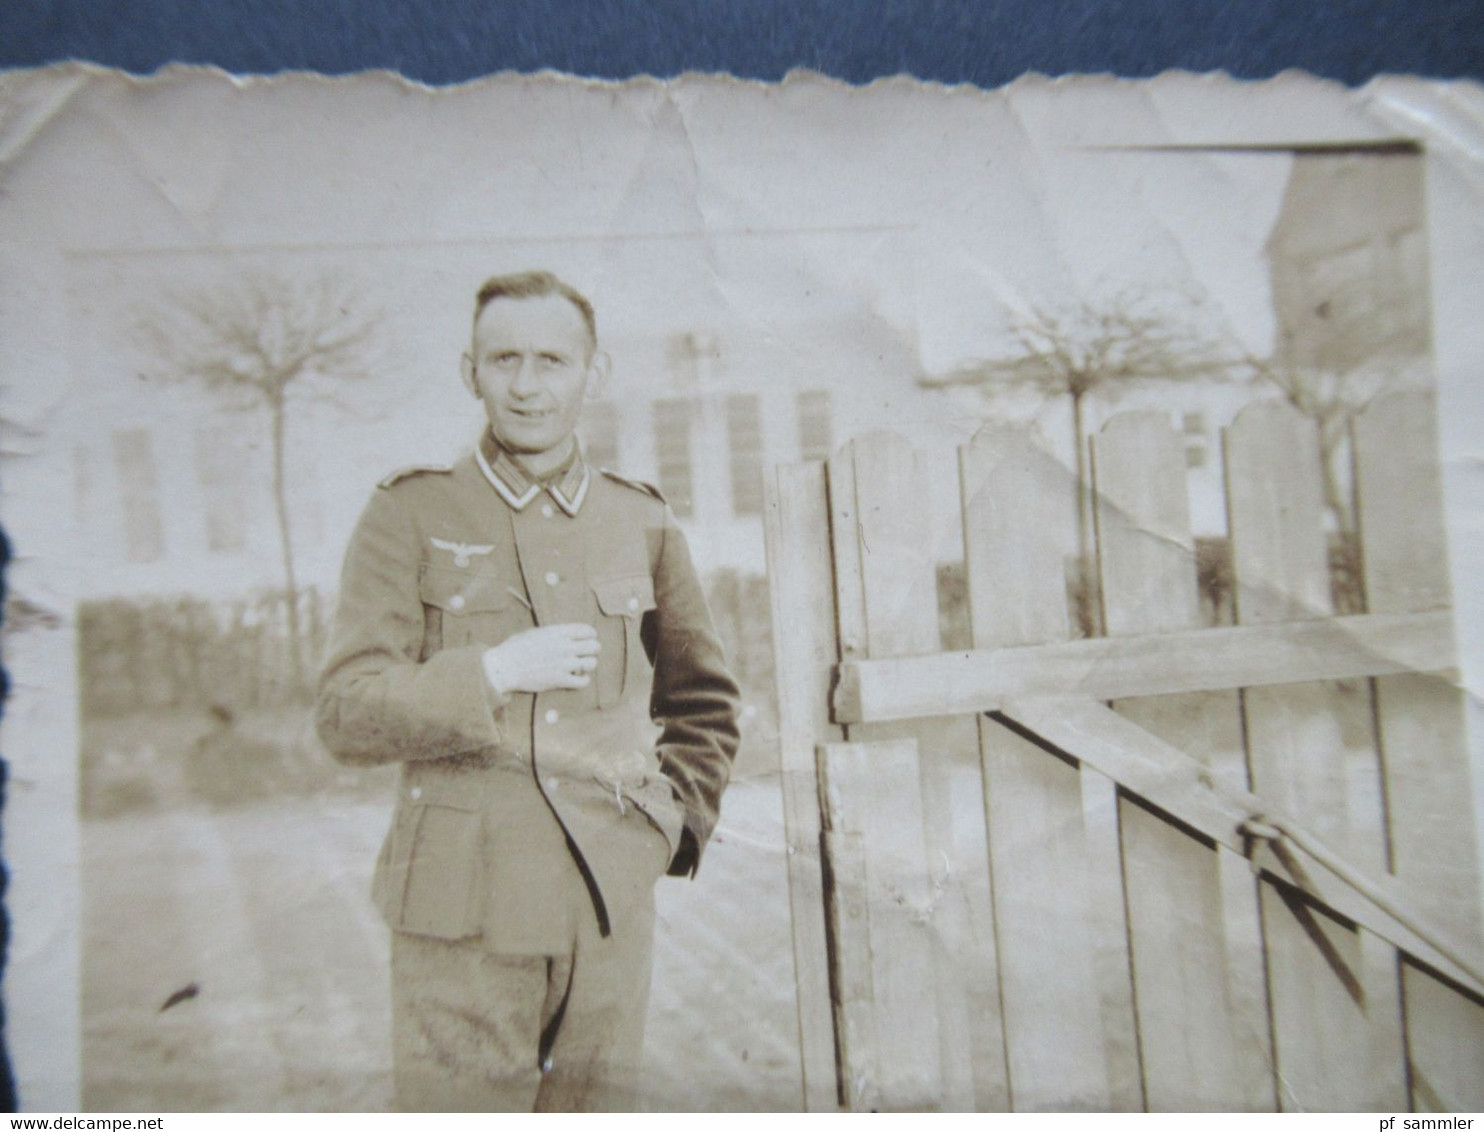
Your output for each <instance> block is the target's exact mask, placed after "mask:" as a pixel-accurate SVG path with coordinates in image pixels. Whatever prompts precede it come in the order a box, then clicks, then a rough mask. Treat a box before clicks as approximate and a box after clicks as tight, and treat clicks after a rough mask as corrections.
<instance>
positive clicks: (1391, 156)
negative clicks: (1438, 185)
mask: <svg viewBox="0 0 1484 1132" xmlns="http://www.w3.org/2000/svg"><path fill="white" fill-rule="evenodd" d="M1422 172H1423V162H1422V155H1421V153H1420V152H1418V151H1417V149H1416V148H1415V147H1413V146H1410V145H1396V146H1387V147H1379V148H1377V147H1370V148H1346V149H1344V150H1342V151H1334V152H1327V151H1303V152H1300V153H1296V154H1295V155H1294V158H1293V171H1292V173H1291V175H1290V177H1289V181H1288V188H1287V191H1286V192H1285V193H1284V197H1283V205H1282V208H1281V210H1280V212H1279V214H1278V219H1277V221H1276V223H1274V225H1273V230H1272V233H1271V234H1270V235H1269V236H1268V240H1267V244H1266V252H1267V257H1268V262H1269V265H1270V269H1271V279H1272V287H1273V309H1274V313H1275V315H1276V316H1277V323H1278V331H1277V338H1276V341H1275V342H1274V348H1273V354H1274V359H1275V360H1276V361H1278V362H1280V363H1284V364H1287V365H1291V366H1298V367H1304V368H1313V369H1318V370H1325V371H1329V372H1346V371H1350V370H1354V369H1357V368H1358V367H1361V366H1364V365H1369V364H1373V363H1375V362H1377V361H1385V360H1393V361H1394V360H1396V359H1405V358H1412V357H1417V356H1420V355H1422V354H1425V353H1426V352H1427V350H1428V347H1429V335H1428V324H1429V317H1428V311H1429V301H1428V268H1427V245H1426V233H1425V231H1424V227H1423V220H1424V206H1423V201H1424V198H1423V180H1422Z"/></svg>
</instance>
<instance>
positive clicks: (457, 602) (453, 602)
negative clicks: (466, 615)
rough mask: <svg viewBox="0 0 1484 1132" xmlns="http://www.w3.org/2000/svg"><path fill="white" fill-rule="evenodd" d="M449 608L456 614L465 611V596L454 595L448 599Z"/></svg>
mask: <svg viewBox="0 0 1484 1132" xmlns="http://www.w3.org/2000/svg"><path fill="white" fill-rule="evenodd" d="M448 608H449V609H451V610H453V611H454V612H455V613H457V612H458V611H459V610H461V609H463V608H464V595H463V594H454V595H453V597H451V598H449V599H448Z"/></svg>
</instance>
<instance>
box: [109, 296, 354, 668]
mask: <svg viewBox="0 0 1484 1132" xmlns="http://www.w3.org/2000/svg"><path fill="white" fill-rule="evenodd" d="M376 324H377V316H376V314H375V312H372V311H367V310H364V309H360V308H358V307H357V306H356V304H355V302H354V301H353V298H352V296H351V295H350V293H349V290H348V288H347V287H346V286H345V285H344V284H342V283H340V282H338V281H336V280H334V279H331V278H329V277H325V276H318V277H310V278H296V277H289V276H284V275H279V274H273V273H266V272H244V273H243V274H241V275H238V276H236V277H234V278H233V279H231V280H229V281H227V282H225V283H223V284H221V285H219V286H216V287H211V288H207V289H204V290H200V291H190V292H177V293H174V294H171V295H168V296H167V297H166V299H165V301H164V302H163V303H162V304H160V305H158V306H157V307H155V308H154V309H153V310H151V311H150V312H149V313H148V314H147V315H145V316H144V317H142V318H141V319H140V320H139V321H138V323H137V328H138V331H139V337H140V339H141V340H142V342H143V343H144V345H145V346H146V348H147V349H148V350H149V351H150V353H152V354H153V356H154V357H155V358H156V359H157V360H158V361H159V363H160V366H159V369H158V370H157V371H156V372H155V373H153V374H151V375H150V376H152V377H155V378H158V379H159V380H162V381H194V382H198V383H200V384H202V385H204V386H205V387H207V388H209V389H212V390H216V391H218V392H220V393H221V394H222V395H223V397H224V398H225V399H226V401H227V402H228V404H229V405H230V406H231V407H233V408H238V409H244V410H252V409H262V410H264V411H266V412H267V414H268V422H269V429H270V434H271V437H272V458H273V471H272V491H273V505H274V513H275V516H276V518H277V522H278V536H279V547H280V551H281V554H282V559H283V576H284V588H285V591H286V594H285V600H286V604H287V610H288V635H289V651H290V665H291V675H292V678H293V680H294V684H295V686H296V687H298V686H300V685H301V684H302V682H303V648H302V634H301V631H300V625H299V586H298V581H297V579H296V576H295V571H294V540H293V531H292V528H291V525H290V522H289V507H288V481H287V475H286V470H285V435H286V430H287V425H288V417H289V407H290V405H291V403H292V401H293V399H294V396H295V395H296V394H299V393H300V392H303V393H313V392H315V387H319V390H318V391H319V392H320V393H321V394H330V390H329V386H330V385H331V384H332V383H334V382H339V381H350V380H355V379H356V378H360V377H364V376H366V375H367V373H368V369H367V366H366V353H367V347H368V345H369V343H370V340H371V337H372V333H373V331H374V329H375V327H376Z"/></svg>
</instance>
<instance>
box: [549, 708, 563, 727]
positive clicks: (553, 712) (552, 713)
mask: <svg viewBox="0 0 1484 1132" xmlns="http://www.w3.org/2000/svg"><path fill="white" fill-rule="evenodd" d="M561 718H562V716H561V713H560V712H558V711H557V709H556V708H547V709H546V722H547V723H555V722H556V721H557V720H559V719H561Z"/></svg>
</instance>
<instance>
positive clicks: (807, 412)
mask: <svg viewBox="0 0 1484 1132" xmlns="http://www.w3.org/2000/svg"><path fill="white" fill-rule="evenodd" d="M834 450H835V439H834V434H833V430H832V429H831V428H830V395H829V392H828V390H824V389H811V390H807V391H806V392H803V393H800V394H799V455H800V457H801V458H803V459H805V460H828V459H829V458H830V455H831V454H832V453H833V452H834Z"/></svg>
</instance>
